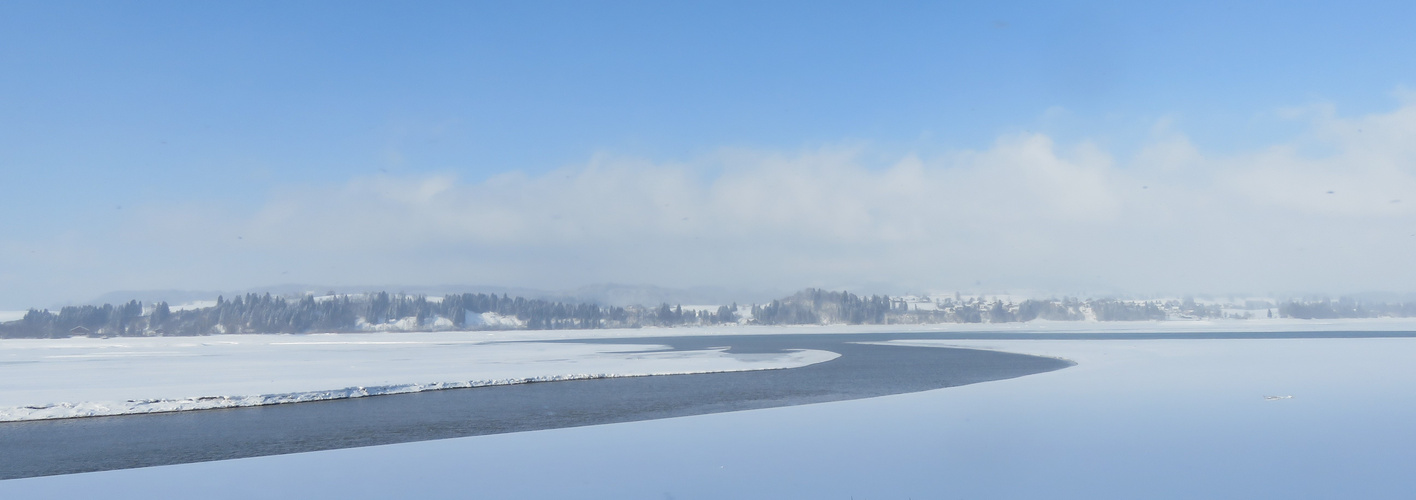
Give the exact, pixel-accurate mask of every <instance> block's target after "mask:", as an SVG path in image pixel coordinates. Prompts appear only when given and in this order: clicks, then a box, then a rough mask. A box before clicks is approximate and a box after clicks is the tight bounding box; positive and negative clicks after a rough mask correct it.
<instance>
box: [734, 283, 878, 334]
mask: <svg viewBox="0 0 1416 500" xmlns="http://www.w3.org/2000/svg"><path fill="white" fill-rule="evenodd" d="M893 308H894V305H893V302H892V301H891V300H890V297H887V296H883V295H872V296H870V297H860V296H856V295H855V294H852V293H849V292H829V291H826V290H820V289H815V288H812V289H807V290H804V291H801V292H798V293H797V294H796V295H793V296H791V297H787V298H785V299H781V300H774V301H772V303H770V304H767V305H763V306H752V323H754V324H759V325H810V324H822V323H827V324H829V323H846V324H852V325H862V324H864V325H878V324H884V323H886V322H887V320H888V318H889V315H890V312H891V311H892V310H893Z"/></svg>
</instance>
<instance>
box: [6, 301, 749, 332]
mask: <svg viewBox="0 0 1416 500" xmlns="http://www.w3.org/2000/svg"><path fill="white" fill-rule="evenodd" d="M736 311H737V306H736V305H734V306H732V307H727V306H723V307H719V308H718V309H717V310H716V311H693V310H687V311H686V310H684V309H683V307H682V306H669V305H668V304H663V305H661V306H660V307H658V308H624V307H606V306H599V305H595V304H567V303H563V302H553V301H546V300H539V299H527V298H522V297H508V296H507V295H505V294H503V295H500V296H498V295H495V294H473V293H467V294H460V295H447V296H444V297H441V298H432V299H430V298H428V297H426V296H422V295H399V294H389V293H387V292H378V293H372V294H365V295H331V296H326V297H319V298H316V297H314V296H312V295H306V296H303V297H299V298H293V299H287V298H284V297H275V296H271V295H270V294H264V295H257V294H247V295H244V296H237V297H234V298H232V299H230V300H228V299H226V298H225V297H218V298H217V300H216V304H215V305H213V306H211V307H203V308H196V309H190V310H178V311H174V310H172V308H171V307H170V306H169V305H168V304H167V303H164V302H159V303H157V304H154V305H152V306H151V307H144V305H143V304H142V303H141V302H137V301H132V302H129V303H127V304H123V305H120V306H113V305H109V304H105V305H102V306H69V307H64V308H62V309H60V310H59V312H57V313H54V312H50V311H48V310H34V309H32V310H30V311H29V312H27V313H26V314H25V316H24V318H23V319H20V320H18V321H12V322H9V323H0V337H4V338H58V337H69V336H75V335H96V336H114V337H122V336H167V335H209V334H222V333H307V332H355V331H370V330H473V329H487V328H526V329H533V330H551V329H584V328H621V327H623V328H633V327H639V326H682V325H711V324H719V323H736V322H738V320H739V316H738V314H737V312H736ZM488 315H490V316H491V321H489V320H488V317H487V316H488Z"/></svg>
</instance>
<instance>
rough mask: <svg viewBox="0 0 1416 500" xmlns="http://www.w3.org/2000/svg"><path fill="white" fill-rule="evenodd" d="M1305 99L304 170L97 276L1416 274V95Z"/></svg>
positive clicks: (775, 278)
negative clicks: (1055, 132)
mask: <svg viewBox="0 0 1416 500" xmlns="http://www.w3.org/2000/svg"><path fill="white" fill-rule="evenodd" d="M1289 115H1290V116H1292V117H1293V119H1295V120H1306V121H1308V123H1309V125H1310V127H1309V133H1307V134H1305V135H1304V136H1301V137H1298V138H1295V139H1294V140H1292V141H1291V142H1289V143H1284V144H1275V145H1272V146H1270V147H1267V148H1263V149H1261V150H1257V151H1253V152H1249V153H1244V154H1237V155H1229V156H1216V155H1207V154H1205V153H1204V152H1203V150H1202V148H1200V147H1198V146H1196V145H1195V144H1193V143H1192V142H1191V141H1190V140H1189V139H1188V138H1187V137H1186V136H1185V135H1183V134H1181V133H1179V132H1177V131H1175V130H1173V129H1172V127H1170V126H1169V125H1168V124H1167V123H1165V122H1162V123H1160V124H1158V125H1157V127H1156V128H1155V130H1154V131H1153V135H1152V138H1151V139H1150V140H1149V142H1148V143H1147V144H1145V145H1143V147H1141V148H1139V153H1138V154H1136V155H1134V156H1132V157H1127V158H1115V157H1113V155H1112V154H1110V153H1109V152H1107V151H1105V150H1103V149H1101V148H1099V147H1097V146H1095V145H1093V144H1090V143H1081V144H1074V145H1058V144H1056V143H1054V141H1053V140H1052V139H1051V138H1049V137H1048V136H1046V135H1042V134H1022V135H1011V136H1006V137H1002V138H1000V139H998V140H997V141H996V143H995V144H993V145H992V146H991V147H989V148H986V149H982V150H976V151H958V152H954V153H950V154H946V155H941V156H936V157H921V156H919V155H915V154H903V155H900V156H899V158H898V159H897V160H896V161H894V162H893V163H889V164H886V165H883V166H881V165H876V164H873V163H870V162H867V161H865V160H864V159H863V158H866V157H867V156H868V155H869V154H871V151H869V148H864V147H843V148H830V147H827V148H821V149H815V150H803V151H795V152H784V151H750V150H724V151H720V152H718V153H716V154H713V155H710V156H707V157H703V158H697V159H693V160H692V161H686V162H679V163H661V162H654V161H650V160H646V159H641V158H625V157H619V156H614V155H600V156H596V157H594V158H592V159H591V160H589V161H588V162H586V163H585V164H582V165H573V166H568V167H565V168H562V169H559V170H555V171H551V172H547V173H544V174H537V175H528V174H525V173H521V172H508V173H504V174H501V175H498V176H495V177H492V178H490V179H487V180H484V181H479V182H464V181H460V180H458V179H457V178H456V177H455V176H451V175H431V176H387V175H385V176H372V177H358V178H354V179H351V180H348V181H346V182H343V183H342V184H339V185H325V186H287V187H286V188H284V189H281V190H278V191H275V192H273V193H271V195H270V199H269V200H268V202H267V203H266V204H265V205H264V206H263V207H261V208H260V209H259V210H257V211H254V212H253V213H245V214H242V213H240V212H237V211H231V210H228V211H224V212H219V211H213V210H210V209H202V208H195V209H194V208H192V207H163V206H150V207H145V208H146V209H145V210H136V211H134V212H135V213H137V214H142V215H141V216H140V217H136V218H134V219H133V220H132V221H131V224H132V225H131V226H130V227H128V228H125V229H124V230H123V232H124V234H127V235H130V238H129V239H128V240H126V242H125V241H119V242H118V244H117V245H116V246H114V247H113V248H112V251H111V252H109V253H108V255H111V256H112V257H110V262H106V263H99V264H95V267H104V266H110V267H111V266H114V265H115V264H116V262H115V261H117V260H123V259H126V260H124V262H125V263H126V264H127V265H128V266H129V267H127V268H124V269H127V270H126V271H111V272H106V273H96V274H95V277H94V278H93V279H94V280H95V282H96V283H99V282H102V283H105V284H104V285H94V286H95V287H98V286H102V287H104V288H142V287H148V288H178V287H188V288H236V287H240V286H254V285H261V284H269V283H274V282H283V281H299V282H311V283H331V284H353V283H429V284H431V283H498V284H506V285H524V286H542V287H556V286H575V285H579V284H583V283H589V282H604V281H612V282H635V283H655V284H661V285H669V286H686V285H728V286H735V287H736V286H742V287H772V288H794V287H798V286H806V285H824V286H851V285H856V284H863V283H891V284H896V285H899V286H901V287H909V288H911V289H920V288H937V289H950V288H955V287H968V286H972V285H973V284H974V283H975V282H976V281H978V282H982V283H983V286H985V287H992V288H1006V287H1026V288H1035V289H1038V288H1040V289H1053V290H1058V291H1072V290H1078V289H1091V290H1098V289H1116V290H1128V291H1134V292H1149V291H1182V292H1183V291H1194V292H1205V291H1215V292H1223V291H1250V292H1264V291H1285V290H1294V291H1296V290H1314V291H1331V292H1343V291H1356V290H1373V289H1390V290H1412V289H1416V287H1413V286H1412V283H1416V266H1413V265H1411V264H1409V263H1408V261H1409V255H1411V254H1412V252H1413V251H1416V141H1412V140H1410V139H1411V138H1413V137H1416V103H1407V104H1405V105H1403V106H1401V107H1399V108H1397V109H1395V110H1393V111H1391V112H1388V113H1381V114H1374V115H1368V116H1359V117H1342V116H1338V115H1337V114H1336V113H1335V112H1334V111H1332V110H1331V109H1330V108H1324V107H1321V106H1318V107H1310V108H1304V109H1299V110H1294V111H1291V112H1290V113H1289ZM1311 151H1319V152H1320V153H1311ZM1329 191H1331V192H1332V193H1329ZM162 213H169V216H166V217H160V218H159V217H154V216H153V214H162ZM132 235H136V236H132ZM233 235H237V236H239V240H238V239H235V238H233V237H232V236H233ZM138 240H141V242H140V243H139V241H138ZM90 244H92V242H90ZM124 245H127V247H126V248H127V249H126V250H125V247H124ZM138 248H141V251H138V250H136V249H138ZM136 254H141V255H143V257H141V258H140V259H135V258H134V255H136ZM17 258H19V259H20V260H24V259H23V256H17ZM35 262H39V261H35ZM277 273H281V274H277ZM284 273H291V275H286V274H284ZM7 276H8V275H7ZM16 279H20V280H23V279H25V278H24V277H19V278H16ZM36 279H37V278H36Z"/></svg>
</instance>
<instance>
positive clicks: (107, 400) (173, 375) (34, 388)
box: [0, 332, 838, 421]
mask: <svg viewBox="0 0 1416 500" xmlns="http://www.w3.org/2000/svg"><path fill="white" fill-rule="evenodd" d="M479 336H480V335H479V334H478V333H472V332H441V333H373V334H320V335H221V336H211V337H195V338H192V337H165V338H163V337H159V338H116V339H90V338H69V339H53V340H20V339H11V340H0V421H16V420H34V419H49V418H66V417H82V416H99V415H121V414H131V413H152V412H165V411H181V410H197V409H210V408H230V407H236V406H256V405H268V404H278V403H287V402H300V401H317V400H325V399H341V398H353V397H363V396H370V395H378V394H397V393H407V392H418V391H425V390H437V389H451V388H463V387H479V386H486V385H501V384H519V383H527V382H539V381H553V380H573V379H590V378H606V377H630V376H644V375H669V374H685V373H709V372H725V371H743V370H762V369H781V368H793V367H799V366H805V365H809V364H812V363H819V362H822V361H827V360H830V359H834V358H835V357H837V356H838V355H837V354H835V353H831V352H825V351H795V352H787V353H781V354H767V355H764V354H729V353H726V352H724V350H723V349H709V350H699V351H667V350H664V349H667V348H666V347H664V346H655V345H588V344H551V343H488V342H486V341H483V340H480V339H478V338H477V337H479Z"/></svg>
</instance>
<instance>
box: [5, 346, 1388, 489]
mask: <svg viewBox="0 0 1416 500" xmlns="http://www.w3.org/2000/svg"><path fill="white" fill-rule="evenodd" d="M1342 335H1344V336H1346V337H1347V338H1291V337H1292V336H1291V335H1289V336H1288V337H1290V338H1283V337H1284V335H1270V334H1262V333H1256V334H1246V335H1240V336H1230V337H1229V338H1208V339H1194V338H1169V339H1164V338H1152V339H1145V340H1130V339H1118V338H1102V339H1090V340H1083V339H1062V338H1057V337H1056V336H1053V337H1051V338H1046V336H1044V338H1026V339H1012V340H1008V339H997V338H984V339H980V338H978V337H975V338H973V339H961V338H950V339H939V338H935V339H920V338H917V339H913V340H911V341H910V342H911V343H914V344H920V345H952V346H959V347H970V348H984V349H999V350H1003V351H1008V352H1017V353H1028V354H1040V355H1046V356H1058V357H1064V358H1067V359H1071V360H1074V361H1076V362H1077V363H1078V365H1077V366H1074V367H1071V368H1068V369H1064V370H1057V371H1052V372H1047V373H1042V374H1037V375H1032V376H1026V377H1019V378H1013V379H1009V380H1001V381H995V382H989V383H985V384H974V385H967V386H963V387H954V388H949V389H944V390H930V391H924V392H915V393H907V394H897V395H892V396H886V397H876V398H869V399H857V400H849V401H838V402H833V403H826V404H814V405H799V406H788V407H778V408H768V409H758V410H751V411H740V412H730V413H715V414H707V415H698V416H689V417H681V418H668V419H659V420H649V421H638V422H629V423H618V424H610V425H597V426H587V427H575V428H563V429H553V430H542V431H534V432H521V433H513V434H499V435H487V436H480V437H469V438H458V439H445V440H437V441H425V442H416V443H404V444H395V445H386V446H375V447H365V448H353V449H343V450H332V451H322V452H314V453H301V454H292V455H280V456H269V457H262V458H252V459H241V460H229V461H220V462H207V463H194V464H185V465H175V466H164V467H152V468H144V469H130V470H121V471H110V472H100V473H89V474H76V475H67V476H53V477H42V478H31V479H19V480H10V481H3V482H0V496H3V497H22V496H30V497H35V496H38V497H46V496H47V497H68V496H77V495H81V494H84V493H86V492H94V491H103V492H104V496H105V497H107V498H150V497H152V496H154V495H156V496H163V495H168V496H182V495H184V494H191V493H192V492H200V493H201V494H202V495H203V496H207V497H212V498H250V497H266V498H282V497H283V498H305V497H309V496H311V495H319V496H327V497H342V498H391V497H410V496H412V497H422V498H466V497H468V496H480V497H498V498H511V497H515V498H607V499H608V498H653V499H660V498H679V499H685V498H851V497H855V498H911V497H913V498H1335V497H1343V498H1347V497H1351V498H1408V497H1409V495H1410V492H1411V491H1416V477H1413V476H1412V475H1411V474H1410V473H1409V471H1410V470H1413V469H1416V452H1413V451H1412V450H1416V433H1413V432H1412V431H1411V430H1410V428H1411V426H1410V422H1412V421H1416V392H1413V391H1411V390H1410V387H1413V386H1416V370H1412V369H1411V368H1410V363H1411V360H1413V359H1416V339H1413V338H1409V336H1410V334H1405V337H1396V338H1362V337H1365V336H1366V335H1363V334H1361V333H1360V332H1359V333H1345V334H1342ZM1384 335H1388V334H1384ZM1245 336H1248V337H1255V336H1258V337H1272V338H1241V337H1245ZM877 340H878V339H877ZM841 359H848V358H846V357H843V358H841ZM827 364H829V363H827ZM545 385H553V384H545ZM1266 396H1292V398H1288V399H1268V398H1266ZM320 404H324V403H320Z"/></svg>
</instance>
